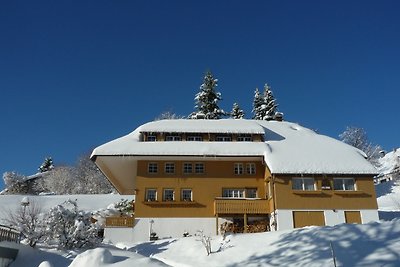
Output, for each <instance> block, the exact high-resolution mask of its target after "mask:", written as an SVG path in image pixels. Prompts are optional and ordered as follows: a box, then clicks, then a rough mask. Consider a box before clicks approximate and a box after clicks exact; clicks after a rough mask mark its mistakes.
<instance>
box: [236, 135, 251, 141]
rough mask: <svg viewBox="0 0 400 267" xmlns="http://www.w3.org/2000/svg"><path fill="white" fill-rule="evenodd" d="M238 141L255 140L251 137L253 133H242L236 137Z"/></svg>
mask: <svg viewBox="0 0 400 267" xmlns="http://www.w3.org/2000/svg"><path fill="white" fill-rule="evenodd" d="M236 140H237V141H238V142H251V141H253V138H252V137H251V134H240V135H238V137H237V138H236Z"/></svg>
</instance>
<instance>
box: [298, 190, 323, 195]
mask: <svg viewBox="0 0 400 267" xmlns="http://www.w3.org/2000/svg"><path fill="white" fill-rule="evenodd" d="M292 192H293V194H296V195H322V194H323V193H324V192H322V190H292Z"/></svg>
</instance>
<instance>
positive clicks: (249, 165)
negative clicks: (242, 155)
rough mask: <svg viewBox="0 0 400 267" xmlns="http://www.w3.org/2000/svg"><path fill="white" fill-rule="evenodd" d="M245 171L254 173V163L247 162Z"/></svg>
mask: <svg viewBox="0 0 400 267" xmlns="http://www.w3.org/2000/svg"><path fill="white" fill-rule="evenodd" d="M246 173H247V174H256V164H255V163H247V164H246Z"/></svg>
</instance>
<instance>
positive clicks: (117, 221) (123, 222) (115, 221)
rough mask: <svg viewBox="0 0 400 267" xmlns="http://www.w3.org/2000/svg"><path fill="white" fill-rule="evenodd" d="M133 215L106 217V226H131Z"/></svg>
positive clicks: (133, 220) (133, 221) (133, 219)
mask: <svg viewBox="0 0 400 267" xmlns="http://www.w3.org/2000/svg"><path fill="white" fill-rule="evenodd" d="M134 223H135V217H128V216H122V217H106V227H128V228H129V227H133V225H134Z"/></svg>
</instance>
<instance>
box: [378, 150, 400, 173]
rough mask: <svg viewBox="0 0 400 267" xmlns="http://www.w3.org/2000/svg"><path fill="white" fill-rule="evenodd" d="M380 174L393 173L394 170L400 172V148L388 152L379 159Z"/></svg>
mask: <svg viewBox="0 0 400 267" xmlns="http://www.w3.org/2000/svg"><path fill="white" fill-rule="evenodd" d="M378 163H379V165H380V167H379V169H378V171H379V174H381V175H385V174H391V173H394V172H396V171H397V172H398V173H399V172H400V169H399V168H400V149H399V148H398V149H395V150H393V151H391V152H389V153H387V154H386V155H385V156H384V157H382V158H380V159H379V162H378Z"/></svg>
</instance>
